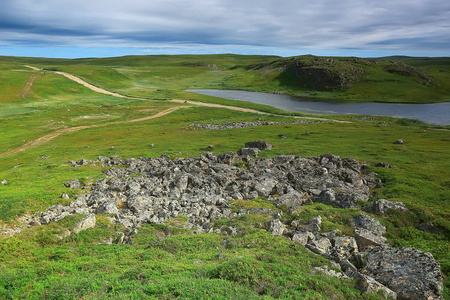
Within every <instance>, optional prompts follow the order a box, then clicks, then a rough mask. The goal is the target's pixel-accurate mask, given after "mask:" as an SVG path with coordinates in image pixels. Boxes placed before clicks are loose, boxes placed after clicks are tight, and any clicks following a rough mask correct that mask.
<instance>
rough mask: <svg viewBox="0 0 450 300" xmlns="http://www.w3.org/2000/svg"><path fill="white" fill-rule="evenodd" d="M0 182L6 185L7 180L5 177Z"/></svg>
mask: <svg viewBox="0 0 450 300" xmlns="http://www.w3.org/2000/svg"><path fill="white" fill-rule="evenodd" d="M0 183H1V184H3V185H7V184H8V181H6V179H3V180H2V182H0Z"/></svg>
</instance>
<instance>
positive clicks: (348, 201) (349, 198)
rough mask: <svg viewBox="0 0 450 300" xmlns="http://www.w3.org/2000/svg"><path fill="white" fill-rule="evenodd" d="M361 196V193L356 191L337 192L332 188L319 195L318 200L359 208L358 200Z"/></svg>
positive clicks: (335, 205) (340, 206) (343, 206)
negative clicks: (355, 192)
mask: <svg viewBox="0 0 450 300" xmlns="http://www.w3.org/2000/svg"><path fill="white" fill-rule="evenodd" d="M358 198H364V199H365V197H361V195H358V194H354V193H336V192H335V191H333V190H332V189H325V190H323V191H322V192H321V193H320V195H319V197H318V198H317V202H320V203H324V204H328V205H332V206H334V207H338V208H358V204H357V200H358Z"/></svg>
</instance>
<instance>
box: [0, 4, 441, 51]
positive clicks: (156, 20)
mask: <svg viewBox="0 0 450 300" xmlns="http://www.w3.org/2000/svg"><path fill="white" fill-rule="evenodd" d="M160 53H165V54H181V53H194V54H195V53H241V54H275V55H281V56H292V55H301V54H307V53H311V54H316V55H337V56H339V55H345V56H362V57H368V56H384V55H413V56H450V1H449V0H407V1H404V0H373V1H369V0H308V1H305V0H191V1H184V0H76V1H66V0H0V55H16V56H46V57H88V56H91V57H92V56H117V55H126V54H160Z"/></svg>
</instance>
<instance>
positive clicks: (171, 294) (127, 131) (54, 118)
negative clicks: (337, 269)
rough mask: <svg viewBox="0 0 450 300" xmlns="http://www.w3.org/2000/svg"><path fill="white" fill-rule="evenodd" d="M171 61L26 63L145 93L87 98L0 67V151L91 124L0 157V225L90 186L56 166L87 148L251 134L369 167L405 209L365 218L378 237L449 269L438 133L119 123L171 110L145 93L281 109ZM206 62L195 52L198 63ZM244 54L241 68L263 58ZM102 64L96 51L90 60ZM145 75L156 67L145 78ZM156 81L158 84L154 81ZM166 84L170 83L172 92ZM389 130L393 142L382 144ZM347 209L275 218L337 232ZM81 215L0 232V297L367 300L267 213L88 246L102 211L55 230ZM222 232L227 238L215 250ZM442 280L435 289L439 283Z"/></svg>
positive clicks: (157, 145)
mask: <svg viewBox="0 0 450 300" xmlns="http://www.w3.org/2000/svg"><path fill="white" fill-rule="evenodd" d="M179 59H180V60H179V61H174V60H172V59H170V57H159V65H158V64H156V63H155V62H154V61H153V62H152V63H154V64H155V66H153V65H152V64H150V63H149V61H148V59H146V58H144V57H143V58H141V60H139V59H138V58H136V57H132V58H129V61H126V60H124V61H122V63H121V65H120V66H119V67H117V68H114V69H110V68H106V67H104V66H96V65H95V64H94V63H95V61H92V62H89V61H87V60H86V61H81V62H83V63H85V64H86V65H80V66H73V62H70V63H67V62H66V61H59V60H58V61H55V60H50V61H47V62H45V61H42V60H38V59H36V60H35V61H34V63H36V66H41V67H45V65H46V64H47V65H50V64H52V65H56V64H57V62H61V64H60V65H59V66H58V68H60V69H61V70H65V71H73V73H75V74H77V75H79V76H80V77H83V76H84V77H85V79H90V82H91V83H95V84H96V85H98V86H101V87H102V88H105V89H111V90H114V91H117V92H121V93H124V94H129V95H135V96H142V97H147V96H148V98H149V100H133V99H123V98H115V97H110V96H105V95H101V94H97V93H94V92H92V91H90V90H88V89H86V88H84V87H82V86H80V85H77V84H76V83H74V82H72V81H70V80H68V79H66V78H64V77H62V76H57V75H54V74H52V73H51V72H45V74H44V73H42V74H41V73H39V72H36V71H32V70H31V69H28V68H25V67H23V66H22V65H23V64H24V63H23V62H20V63H19V62H16V61H14V60H9V61H8V60H4V61H1V63H0V66H1V75H0V76H2V80H5V81H3V82H8V84H7V85H1V86H0V92H1V95H2V96H1V97H0V102H1V104H0V116H1V118H0V140H1V143H0V153H4V152H6V151H8V150H9V149H14V148H16V147H19V146H21V145H23V144H25V143H27V142H29V141H31V140H34V139H37V138H38V137H41V136H43V135H45V134H47V133H50V132H53V131H55V130H58V129H62V128H67V127H74V126H81V125H99V126H98V127H92V128H88V129H83V130H79V131H75V132H70V133H65V134H62V135H60V136H58V137H56V138H55V139H53V140H51V141H49V142H47V143H44V144H42V145H40V146H38V147H35V148H31V149H28V150H27V151H25V152H21V153H17V154H13V155H10V156H6V157H3V158H0V180H3V179H5V180H7V181H8V184H6V185H0V222H1V225H5V224H10V225H14V224H17V222H18V221H17V219H16V217H17V216H20V215H23V214H25V213H36V212H37V211H40V210H44V209H46V208H47V207H49V206H51V205H54V204H67V202H68V201H70V200H64V199H61V197H60V195H61V194H62V193H64V192H67V193H69V195H70V196H74V195H75V194H76V193H77V192H79V191H72V190H69V189H67V188H65V187H64V185H63V184H64V183H65V182H66V181H67V180H69V179H73V178H77V179H81V180H82V181H92V180H95V179H99V178H102V173H101V171H102V170H101V168H100V167H91V166H83V167H80V168H74V167H70V166H69V164H68V163H67V162H68V161H69V160H79V159H82V158H86V159H96V157H97V156H99V155H102V156H112V155H119V156H122V157H138V156H151V157H155V156H159V155H162V154H168V155H170V156H171V157H189V156H197V155H198V154H200V153H202V152H204V151H205V150H204V148H205V147H207V146H208V145H214V148H213V149H212V151H213V152H215V153H217V154H218V153H223V152H226V151H237V150H238V149H239V148H241V147H242V146H243V145H244V143H245V142H247V141H250V140H255V139H264V140H267V141H268V142H270V143H271V144H272V145H273V146H274V148H273V149H272V150H270V151H263V152H262V153H261V155H262V156H276V155H280V154H295V155H300V156H302V157H309V156H313V155H320V154H323V153H332V154H335V155H340V156H341V157H353V158H355V159H357V160H359V161H363V162H367V163H368V164H370V165H371V167H370V169H371V170H372V171H374V172H377V173H378V176H379V178H381V179H382V181H383V187H381V188H379V189H377V190H375V191H374V198H386V199H388V200H394V201H402V202H404V203H405V204H406V205H407V206H408V208H409V209H410V210H411V213H406V214H388V215H386V216H384V217H381V216H376V217H377V218H378V219H379V220H380V221H381V222H382V223H383V225H385V226H386V227H387V228H388V232H387V234H386V236H387V237H388V238H389V242H390V243H391V244H392V245H394V246H410V247H415V248H418V249H420V250H424V251H429V252H431V253H432V254H433V255H434V257H435V258H436V259H437V260H438V262H439V263H440V264H441V268H442V271H443V274H444V275H445V276H449V275H450V257H449V253H450V251H449V245H450V242H449V239H450V236H449V232H450V206H449V205H448V199H450V181H449V179H448V178H449V177H450V176H449V171H448V170H449V167H450V165H449V162H448V157H449V150H448V149H450V147H449V143H450V134H449V131H448V130H447V129H448V128H442V127H440V128H439V127H436V126H428V125H424V124H421V123H416V122H411V121H405V120H396V119H391V118H384V117H370V119H368V120H367V119H361V118H359V117H358V116H347V117H339V118H341V119H342V120H347V121H350V122H351V123H335V122H332V121H329V122H323V123H312V124H291V125H276V126H261V127H250V128H243V129H229V130H209V131H208V130H204V129H196V130H194V129H191V128H190V127H189V125H190V124H192V122H197V123H222V122H249V121H255V120H258V119H260V118H263V119H265V120H268V121H290V120H294V119H293V118H291V117H289V116H284V117H283V116H261V115H256V114H252V113H245V112H237V111H231V110H226V109H222V108H208V107H196V106H190V105H186V108H182V109H179V110H177V111H175V112H173V113H171V114H168V115H165V116H163V117H161V118H157V119H151V120H146V121H142V122H136V123H126V121H128V120H132V119H137V118H142V117H144V116H148V115H153V114H156V113H158V112H160V111H163V110H164V109H167V108H169V107H172V106H175V105H179V104H174V103H170V102H167V101H155V100H150V98H164V97H172V96H177V97H179V98H181V99H188V100H196V101H204V102H216V103H222V104H229V105H234V106H239V105H240V106H247V107H250V108H258V109H260V110H265V111H268V112H277V113H280V112H281V111H280V110H275V109H273V108H270V107H266V106H260V105H256V104H245V103H242V102H235V101H231V100H222V99H218V98H213V97H208V96H201V95H193V94H189V93H186V92H181V90H182V89H184V88H185V87H192V85H193V83H192V82H194V81H196V82H197V83H196V84H197V85H198V86H196V87H213V85H209V86H208V84H209V83H207V82H211V81H208V80H211V79H212V78H214V77H213V76H217V77H218V78H217V80H222V79H223V78H222V77H221V76H224V74H225V75H226V72H232V70H228V71H222V72H213V71H211V72H210V70H206V69H205V68H203V67H192V66H190V65H186V64H183V61H185V60H186V59H185V58H179ZM210 59H211V57H197V58H196V60H197V61H202V60H210ZM248 59H249V60H253V61H252V62H253V63H254V62H258V61H260V60H262V59H268V58H264V57H251V58H248ZM230 61H232V63H231V62H230ZM236 61H237V62H236ZM106 62H108V60H107V59H105V61H104V62H103V63H106ZM119 62H120V60H118V59H110V60H109V62H108V63H109V64H110V65H113V64H116V65H118V64H119ZM244 62H245V63H249V62H248V60H247V61H246V60H245V58H244V57H234V56H229V57H223V60H222V62H219V61H217V62H216V65H217V68H223V69H225V67H230V66H232V65H233V64H244ZM27 63H30V64H31V63H33V61H31V62H30V61H28V62H27ZM221 63H222V65H221ZM39 64H41V65H39ZM91 64H92V65H91ZM126 65H129V66H130V67H125V66H126ZM47 67H48V66H47ZM166 67H168V69H166ZM437 67H438V66H437ZM197 69H198V70H197ZM116 72H117V74H116ZM151 72H156V73H157V74H158V75H155V76H154V77H152V76H149V74H151ZM164 72H165V75H164V76H162V75H163V73H164ZM190 72H191V73H193V74H194V75H195V74H197V73H195V72H198V75H195V76H191V75H192V74H191V73H190ZM223 72H225V73H223ZM37 73H39V74H40V76H39V77H38V78H37V79H36V80H35V81H34V84H33V87H32V88H31V90H30V92H29V93H28V94H27V95H26V96H25V97H22V96H21V91H22V90H23V87H24V86H25V83H26V82H27V80H28V78H29V77H30V76H32V75H36V74H37ZM156 73H155V74H156ZM156 76H159V79H158V78H157V77H156ZM172 79H173V81H171V80H172ZM138 82H140V83H142V86H141V87H139V86H138V85H136V83H138ZM163 82H166V84H167V85H166V86H164V87H163V85H162V84H163ZM183 82H184V84H183ZM150 84H152V85H154V86H155V89H154V90H152V88H150V87H148V85H150ZM177 84H180V88H178V89H175V86H176V85H177ZM215 86H217V84H216V85H215ZM133 89H134V91H133ZM158 90H159V91H158ZM160 96H161V97H160ZM163 96H164V97H163ZM283 113H285V114H286V115H287V114H289V113H287V112H283ZM86 116H88V117H86ZM334 118H336V116H334ZM399 138H402V139H403V140H404V141H405V143H404V144H403V145H395V144H393V142H394V141H396V140H397V139H399ZM152 144H153V146H152ZM378 162H386V163H389V164H391V165H394V166H395V168H393V169H386V168H377V167H374V165H375V164H376V163H378ZM234 205H235V209H238V208H251V207H273V203H271V202H270V201H266V200H264V199H256V200H254V201H247V202H246V201H237V202H236V203H234ZM274 209H275V208H274ZM357 213H360V210H358V209H354V210H342V209H336V208H332V207H330V206H326V205H323V204H310V205H306V206H305V207H304V208H303V209H302V210H301V211H299V212H298V213H297V214H296V215H294V216H289V215H287V214H284V216H285V218H286V220H285V221H286V222H288V221H290V220H291V219H293V218H295V217H296V216H299V217H300V218H301V219H302V220H303V221H304V222H307V220H309V219H310V218H311V217H315V216H316V215H319V214H320V215H321V216H322V217H323V229H324V230H331V229H334V228H338V229H340V230H341V231H342V232H343V233H344V234H351V230H350V229H349V220H350V219H351V218H352V217H353V216H354V215H355V214H357ZM81 217H82V216H73V217H69V218H65V219H63V220H61V221H59V222H56V223H53V224H50V225H46V226H40V227H35V228H33V229H29V230H24V231H23V232H22V233H21V234H19V235H16V236H13V237H9V238H2V239H0V253H1V255H0V269H1V272H0V295H1V296H0V298H5V299H21V298H23V299H79V298H83V299H133V298H134V299H141V298H158V299H168V298H176V297H178V298H197V299H202V298H208V299H209V298H213V299H214V298H216V299H220V298H236V299H244V298H245V299H252V298H267V299H270V298H297V299H298V298H305V299H329V298H335V299H347V298H349V299H360V298H364V297H366V298H370V297H373V298H377V297H378V296H377V295H373V296H362V295H361V294H360V292H359V291H357V290H356V289H355V283H354V281H352V280H350V281H341V280H336V279H333V278H330V277H326V276H323V275H321V274H313V273H311V270H312V268H313V267H314V266H321V265H323V264H327V261H326V260H324V259H323V258H321V257H318V256H316V255H313V254H311V253H309V252H307V251H306V250H305V249H304V248H303V247H302V246H300V245H297V244H293V243H290V242H288V241H287V240H285V239H284V238H280V237H272V236H271V235H270V234H268V233H267V232H266V231H265V222H266V221H267V218H268V216H265V215H264V214H262V215H248V216H244V217H240V218H238V219H235V220H225V219H222V220H218V221H217V224H216V225H217V226H221V225H227V226H229V225H232V226H237V227H238V232H239V233H238V235H237V236H235V237H231V236H228V235H224V234H199V235H193V234H192V232H191V231H189V230H185V229H183V228H182V225H183V222H184V220H183V219H182V218H181V219H177V220H172V221H171V222H168V224H166V225H147V226H145V227H143V228H141V229H139V233H138V234H137V235H135V236H134V239H133V241H134V244H133V245H132V246H131V245H105V244H98V243H99V242H101V241H102V240H104V239H107V238H108V237H114V236H115V232H116V231H117V230H119V229H120V228H116V227H115V226H114V225H111V224H110V223H109V221H108V219H107V217H106V216H104V217H100V218H99V220H98V223H97V226H96V227H95V228H94V229H90V230H87V231H84V232H81V233H80V234H78V235H76V234H72V235H70V236H69V237H65V238H62V239H60V238H58V237H57V236H58V235H61V234H63V233H64V232H65V231H66V230H70V229H71V228H72V227H73V224H75V223H76V222H77V221H78V220H79V218H81ZM423 222H433V224H435V225H437V226H439V227H440V228H442V230H443V231H444V234H442V235H436V234H431V233H425V232H422V231H419V230H418V229H416V228H415V227H416V226H417V225H418V224H419V223H423ZM224 240H227V244H228V246H227V247H225V246H224ZM446 278H447V277H446ZM445 284H446V290H445V293H446V295H448V288H449V280H448V279H446V281H445Z"/></svg>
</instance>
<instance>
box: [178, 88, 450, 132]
mask: <svg viewBox="0 0 450 300" xmlns="http://www.w3.org/2000/svg"><path fill="white" fill-rule="evenodd" d="M187 91H188V92H193V93H198V94H203V95H209V96H215V97H221V98H225V99H230V100H239V101H248V102H252V103H258V104H265V105H270V106H273V107H277V108H280V109H284V110H289V111H296V112H302V113H314V114H335V115H345V114H358V115H371V116H389V117H396V118H408V119H417V120H421V121H423V122H425V123H429V124H436V125H450V102H444V103H431V104H396V103H331V102H324V101H306V100H302V99H300V98H296V97H292V96H286V95H277V94H268V93H257V92H247V91H235V90H204V89H194V90H187Z"/></svg>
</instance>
